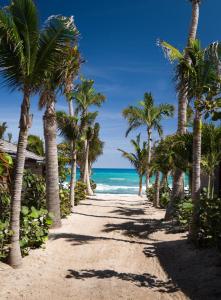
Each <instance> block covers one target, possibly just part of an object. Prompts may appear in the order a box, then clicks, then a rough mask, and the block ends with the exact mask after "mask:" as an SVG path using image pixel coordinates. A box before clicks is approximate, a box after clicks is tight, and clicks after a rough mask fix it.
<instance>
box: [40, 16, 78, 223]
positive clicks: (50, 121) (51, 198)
mask: <svg viewBox="0 0 221 300" xmlns="http://www.w3.org/2000/svg"><path fill="white" fill-rule="evenodd" d="M50 23H52V25H53V27H54V28H55V29H53V28H52V29H53V30H57V31H58V33H59V35H60V37H59V39H58V40H59V47H60V48H58V50H59V51H57V53H56V54H55V55H54V61H53V62H52V64H51V72H47V74H45V77H44V78H42V80H41V81H40V83H39V89H40V100H39V107H40V108H43V107H45V108H46V109H45V113H44V117H43V123H44V136H45V160H46V198H47V208H48V211H49V212H50V213H52V214H53V216H54V217H53V227H54V228H55V227H60V226H61V216H60V199H59V178H58V153H57V143H56V132H57V122H56V110H55V104H56V95H57V93H58V91H59V90H60V89H61V86H62V72H63V65H64V60H65V57H66V55H67V51H66V47H67V44H72V43H75V40H76V35H77V29H76V26H75V24H74V21H73V18H72V17H63V16H57V17H52V18H50ZM49 25H50V24H47V23H46V26H45V28H46V29H45V31H46V33H47V34H45V36H44V38H45V42H47V39H50V37H51V36H52V34H53V30H51V28H50V26H49ZM48 42H50V40H49V41H48ZM53 42H54V41H52V43H53Z"/></svg>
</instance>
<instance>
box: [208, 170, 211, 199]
mask: <svg viewBox="0 0 221 300" xmlns="http://www.w3.org/2000/svg"><path fill="white" fill-rule="evenodd" d="M210 195H211V175H210V174H209V175H208V185H207V198H209V197H210Z"/></svg>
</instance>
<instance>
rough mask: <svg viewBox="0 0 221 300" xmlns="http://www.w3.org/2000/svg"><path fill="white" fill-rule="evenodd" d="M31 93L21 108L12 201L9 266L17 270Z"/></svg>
mask: <svg viewBox="0 0 221 300" xmlns="http://www.w3.org/2000/svg"><path fill="white" fill-rule="evenodd" d="M29 98H30V93H29V92H25V93H24V98H23V103H22V106H21V116H20V131H19V138H18V146H17V154H16V163H15V173H14V182H13V191H12V200H11V218H10V229H11V230H12V232H13V234H12V236H11V239H10V243H11V246H10V252H9V257H8V262H9V264H10V265H11V266H12V267H14V268H16V267H19V266H20V265H21V262H22V256H21V250H20V244H19V232H20V211H21V191H22V182H23V173H24V166H25V156H26V147H27V140H28V129H29V128H30V127H31V123H32V116H31V115H29V110H30V99H29Z"/></svg>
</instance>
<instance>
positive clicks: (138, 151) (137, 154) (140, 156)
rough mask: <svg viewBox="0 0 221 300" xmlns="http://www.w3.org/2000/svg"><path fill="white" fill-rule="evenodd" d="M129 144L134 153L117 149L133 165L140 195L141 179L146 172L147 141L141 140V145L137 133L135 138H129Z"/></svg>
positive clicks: (140, 194)
mask: <svg viewBox="0 0 221 300" xmlns="http://www.w3.org/2000/svg"><path fill="white" fill-rule="evenodd" d="M131 144H132V146H133V148H134V153H132V152H131V153H129V152H126V151H124V150H122V149H118V151H120V152H122V156H123V157H125V158H126V159H128V160H129V162H130V163H131V164H132V166H134V168H135V170H136V171H137V174H138V175H139V191H138V195H139V196H140V197H142V186H143V183H142V181H143V180H142V179H143V176H144V174H145V172H146V165H147V156H148V151H147V143H146V142H143V144H142V145H141V142H140V134H139V135H137V137H136V140H131Z"/></svg>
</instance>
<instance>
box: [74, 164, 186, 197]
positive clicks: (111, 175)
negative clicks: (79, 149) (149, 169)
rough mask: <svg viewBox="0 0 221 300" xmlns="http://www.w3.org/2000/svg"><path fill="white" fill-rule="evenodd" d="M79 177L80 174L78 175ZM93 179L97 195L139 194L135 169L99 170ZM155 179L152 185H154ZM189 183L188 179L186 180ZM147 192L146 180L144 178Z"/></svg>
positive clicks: (93, 173)
mask: <svg viewBox="0 0 221 300" xmlns="http://www.w3.org/2000/svg"><path fill="white" fill-rule="evenodd" d="M78 176H79V174H78ZM92 179H93V180H94V181H95V182H96V184H97V189H96V191H95V192H96V193H107V194H137V193H138V183H139V178H138V175H137V173H136V171H135V170H133V169H97V168H94V169H93V171H92ZM154 180H155V177H152V178H151V180H150V183H151V184H153V183H154ZM185 181H186V182H187V178H186V180H185ZM169 185H170V186H172V177H170V178H169ZM143 187H144V190H145V178H143Z"/></svg>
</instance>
